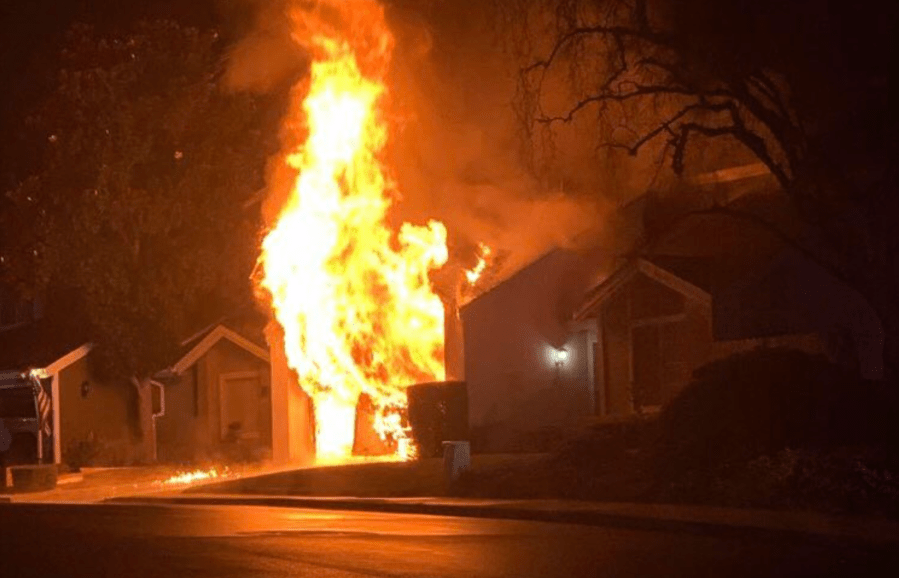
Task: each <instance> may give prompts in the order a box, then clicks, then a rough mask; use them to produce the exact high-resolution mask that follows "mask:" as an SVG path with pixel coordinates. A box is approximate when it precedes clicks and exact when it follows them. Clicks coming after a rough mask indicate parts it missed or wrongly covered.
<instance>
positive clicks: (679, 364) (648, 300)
mask: <svg viewBox="0 0 899 578" xmlns="http://www.w3.org/2000/svg"><path fill="white" fill-rule="evenodd" d="M575 319H576V320H577V321H581V322H584V321H590V322H593V323H595V324H596V326H597V335H598V338H597V353H596V359H597V363H596V369H595V377H594V379H595V382H596V383H597V387H596V393H597V396H596V400H597V404H596V413H597V415H601V416H615V415H628V414H631V413H633V412H635V411H647V410H650V411H651V410H655V409H658V408H659V407H660V406H662V405H664V404H665V403H666V402H668V401H670V400H671V398H672V397H674V396H675V395H676V394H677V393H678V392H679V391H680V390H681V389H682V388H683V387H684V386H685V385H686V384H687V382H689V380H690V378H691V376H692V373H693V371H694V370H695V369H696V368H697V367H699V366H701V365H703V364H705V363H708V362H709V361H712V360H714V359H718V358H721V357H724V356H726V355H729V354H731V353H735V352H737V351H742V350H746V349H752V348H756V347H773V346H786V347H793V348H797V349H802V350H805V351H808V352H810V353H824V354H828V355H829V356H830V357H831V358H832V359H834V360H837V361H840V362H842V363H844V364H846V365H852V366H853V369H855V370H856V371H858V372H859V373H860V374H861V375H862V376H863V377H865V378H869V379H878V378H880V377H882V376H883V366H882V346H883V345H882V344H883V334H882V330H881V328H880V325H879V323H878V321H877V317H876V315H874V312H873V311H872V310H871V309H870V307H868V306H867V305H866V304H865V302H864V301H863V300H862V298H861V297H860V296H859V295H858V294H857V293H855V292H854V291H853V290H852V289H851V288H849V287H847V286H845V285H843V284H842V283H840V282H839V281H837V280H836V279H834V278H833V277H832V276H830V275H829V274H827V272H826V271H824V270H823V269H822V268H821V267H819V266H818V265H816V264H815V263H812V262H810V261H809V260H807V259H806V258H805V257H803V256H802V255H800V254H798V253H796V252H795V251H791V250H789V249H784V250H783V251H782V252H780V253H778V254H776V255H774V256H772V257H771V258H769V259H766V260H765V261H764V262H762V263H758V264H756V267H755V268H753V269H742V268H734V267H733V266H732V264H731V263H728V262H727V260H725V259H717V258H714V257H685V256H675V255H659V254H655V255H646V256H643V257H639V258H634V259H632V260H630V261H629V262H628V263H627V264H626V265H624V266H623V267H621V268H619V269H618V270H617V271H616V272H615V273H614V274H613V275H612V276H610V277H609V278H608V279H607V280H606V281H604V282H603V283H602V284H601V285H599V286H598V287H597V288H596V289H595V290H594V291H592V292H591V294H590V296H589V298H588V299H587V300H586V302H585V303H584V305H583V306H582V307H581V309H580V310H579V311H578V312H577V314H576V316H575Z"/></svg>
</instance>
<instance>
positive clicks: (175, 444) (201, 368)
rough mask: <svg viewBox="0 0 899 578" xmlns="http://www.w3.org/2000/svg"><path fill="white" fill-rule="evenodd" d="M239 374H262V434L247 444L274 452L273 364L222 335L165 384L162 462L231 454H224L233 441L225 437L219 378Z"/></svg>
mask: <svg viewBox="0 0 899 578" xmlns="http://www.w3.org/2000/svg"><path fill="white" fill-rule="evenodd" d="M235 374H236V375H239V376H245V377H247V378H249V377H250V376H254V378H255V377H258V380H259V395H258V399H257V400H256V402H257V408H256V411H257V412H258V417H257V419H258V423H259V433H260V437H259V439H257V440H248V441H247V442H246V445H247V446H248V447H250V448H251V449H252V450H253V451H260V452H263V453H264V452H266V451H268V452H270V450H271V444H272V439H271V431H272V430H271V402H270V395H271V391H270V375H269V365H268V363H267V362H265V361H263V360H261V359H259V358H258V357H256V356H254V355H252V354H250V353H248V352H247V351H245V350H244V349H242V348H240V347H238V346H237V345H235V344H233V343H231V342H230V341H228V340H227V339H221V340H219V341H218V342H217V343H216V344H215V345H214V346H213V347H212V348H210V350H209V351H208V352H207V353H206V355H204V356H203V357H201V358H200V359H199V360H197V362H196V363H195V364H194V365H193V366H191V367H190V368H189V369H188V370H187V371H185V372H184V374H182V375H181V376H180V378H179V379H178V380H176V381H174V382H172V383H169V384H167V385H166V390H165V392H166V411H165V415H164V416H162V417H160V418H158V420H157V443H158V454H159V459H160V460H161V461H197V460H204V459H223V458H224V457H227V456H225V454H226V453H228V452H229V451H230V446H228V444H227V443H225V441H224V440H223V436H222V418H221V383H222V378H223V377H227V376H229V375H230V376H234V375H235ZM225 425H227V424H225Z"/></svg>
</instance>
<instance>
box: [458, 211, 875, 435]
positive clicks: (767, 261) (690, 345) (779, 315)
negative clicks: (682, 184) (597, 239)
mask: <svg viewBox="0 0 899 578" xmlns="http://www.w3.org/2000/svg"><path fill="white" fill-rule="evenodd" d="M753 202H758V199H754V200H753V199H747V200H746V201H745V202H744V204H748V203H753ZM762 204H764V205H765V206H769V205H768V203H767V201H766V200H764V199H763V200H762ZM599 270H600V269H598V268H597V266H596V263H595V262H591V261H590V260H589V259H587V258H585V255H584V254H578V253H576V252H572V251H561V250H557V251H554V252H552V253H550V254H548V255H545V256H544V257H542V258H541V259H538V260H537V261H535V262H534V263H532V264H531V265H529V266H528V267H526V268H525V269H523V270H521V271H519V272H518V273H517V274H516V275H514V276H513V277H511V278H509V279H508V280H507V281H505V282H504V283H502V284H500V285H499V286H497V287H494V288H493V289H492V290H490V291H489V292H487V293H486V294H484V295H482V296H480V297H478V298H477V299H475V300H474V301H473V302H471V303H470V304H468V305H467V306H466V307H465V308H464V309H463V310H462V322H463V331H464V342H465V379H466V381H467V383H468V389H469V403H470V422H471V425H472V430H473V438H476V437H477V438H480V439H478V440H475V439H473V441H476V442H477V443H478V445H480V446H481V449H488V450H504V449H512V448H514V447H516V444H518V442H516V441H515V440H520V439H521V437H522V436H523V435H525V434H526V432H535V431H538V430H540V429H541V428H544V429H545V428H547V427H555V428H564V427H570V426H573V425H576V424H578V423H580V422H583V421H584V420H589V419H616V418H620V417H624V416H628V415H633V414H635V413H640V412H652V411H656V410H658V408H659V407H661V406H662V405H664V404H665V403H666V402H667V401H669V400H670V399H671V398H672V397H674V396H675V395H676V394H677V393H678V392H679V391H680V390H681V389H682V388H683V387H684V386H685V385H686V384H687V383H688V381H689V380H690V378H691V376H692V373H693V371H694V370H695V369H696V368H698V367H699V366H701V365H703V364H705V363H708V362H710V361H712V360H714V359H718V358H721V357H724V356H727V355H729V354H731V353H734V352H737V351H742V350H746V349H751V348H756V347H773V346H787V347H794V348H799V349H803V350H805V351H809V352H816V353H824V354H827V355H828V356H830V358H831V359H833V360H835V361H837V362H840V363H842V364H844V365H847V366H851V367H852V368H853V369H854V370H855V371H857V372H858V373H859V374H860V375H861V376H862V377H864V378H866V379H879V378H881V377H882V376H883V359H882V349H883V331H882V328H881V326H880V323H879V321H878V318H877V316H876V314H875V313H874V311H873V310H872V309H871V307H870V306H869V305H868V304H867V303H866V302H865V301H864V299H863V298H862V297H861V296H860V295H859V294H858V293H857V292H856V291H855V290H854V289H852V288H851V287H849V286H848V285H846V284H844V283H843V282H842V281H840V280H839V279H837V278H836V277H834V276H833V275H831V274H830V273H829V272H828V270H827V269H826V268H825V267H824V266H822V265H820V264H819V263H818V262H816V261H815V260H814V259H812V258H810V257H809V256H808V255H807V253H805V252H804V251H802V250H800V249H799V248H797V247H795V246H793V245H791V244H789V243H786V242H785V241H784V240H783V238H782V237H781V236H778V235H777V234H775V233H774V232H772V231H771V230H770V229H768V228H765V227H761V226H759V225H758V224H756V223H753V222H751V221H745V220H740V219H737V220H735V219H734V217H733V216H729V215H727V214H724V213H722V214H715V213H710V214H697V215H695V216H691V217H687V218H684V219H680V220H678V221H677V222H676V223H675V224H674V225H673V226H671V227H669V228H668V229H667V230H666V233H665V234H664V235H661V236H659V238H658V239H657V240H656V242H655V243H653V244H652V245H651V246H646V247H645V248H644V250H643V251H641V252H640V253H638V254H635V255H631V256H629V257H628V258H626V259H622V260H620V262H619V263H617V265H616V266H615V267H613V268H612V269H611V272H609V273H608V274H607V275H606V276H605V278H604V279H603V280H602V281H601V282H598V283H595V284H594V285H592V286H591V285H589V284H585V279H589V278H590V277H591V276H592V275H595V274H596V273H597V272H598V271H599ZM518 445H520V444H518Z"/></svg>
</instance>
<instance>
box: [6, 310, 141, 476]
mask: <svg viewBox="0 0 899 578" xmlns="http://www.w3.org/2000/svg"><path fill="white" fill-rule="evenodd" d="M3 298H4V303H5V306H4V307H3V310H4V311H5V312H7V315H5V316H4V317H3V318H2V319H0V321H2V325H0V370H2V371H9V372H19V373H21V372H26V371H32V372H34V373H36V374H37V375H38V376H39V378H40V380H41V383H42V385H43V386H44V390H45V392H46V393H47V395H48V396H49V397H50V400H51V420H52V430H51V431H52V433H51V436H50V438H49V439H48V440H47V443H46V444H45V448H44V451H43V454H44V455H43V456H42V457H43V459H44V460H45V461H52V462H54V463H65V462H69V463H76V462H80V461H82V460H83V459H84V458H86V457H88V454H90V457H92V458H94V459H97V460H98V461H100V462H103V463H109V464H125V463H130V462H132V461H135V460H139V459H140V458H141V456H140V444H139V434H138V432H137V431H136V429H135V427H134V425H133V424H134V419H133V415H134V412H135V410H134V406H135V399H134V398H135V396H134V393H133V392H132V391H131V388H128V387H122V386H121V385H120V384H113V383H108V382H106V381H103V380H99V379H97V378H96V377H95V376H94V375H93V373H92V371H91V369H90V365H89V363H88V357H89V354H90V352H91V345H90V344H89V343H87V342H85V341H84V339H83V337H82V336H80V335H79V332H78V331H77V330H72V328H65V327H60V326H58V325H54V324H52V323H51V322H50V321H49V320H48V319H46V318H44V317H43V315H42V311H41V308H40V305H39V303H38V304H36V303H33V302H27V301H22V300H16V299H14V298H13V297H12V296H11V295H9V294H6V295H4V296H3ZM16 301H18V303H16ZM10 303H16V304H15V305H10ZM11 312H17V314H16V315H15V316H13V315H11V314H10V313H11ZM28 445H30V444H28ZM34 447H35V449H36V446H34ZM21 457H22V458H23V459H26V460H33V459H35V458H37V456H36V455H30V456H21Z"/></svg>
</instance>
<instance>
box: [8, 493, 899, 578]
mask: <svg viewBox="0 0 899 578" xmlns="http://www.w3.org/2000/svg"><path fill="white" fill-rule="evenodd" d="M897 562H899V553H895V552H888V551H886V550H879V551H878V550H865V549H862V548H860V547H851V546H848V545H845V546H835V545H833V544H824V543H820V542H818V543H814V542H806V541H802V540H799V539H796V540H792V539H784V538H776V539H775V538H771V539H765V538H755V539H752V540H749V539H737V538H732V537H731V538H724V537H716V536H707V535H695V534H675V533H666V532H645V531H632V530H620V529H610V528H602V527H590V526H577V525H567V524H549V523H538V522H523V521H508V520H488V519H476V518H454V517H442V516H422V515H399V514H380V513H363V512H346V511H321V510H318V511H313V510H295V509H288V508H280V509H279V508H262V507H248V506H137V505H60V504H0V567H2V569H3V573H2V574H3V576H16V577H27V576H89V577H100V576H117V577H118V576H128V577H129V578H136V577H140V576H172V577H176V576H210V577H212V576H215V577H227V576H234V577H249V576H317V577H346V576H440V577H463V576H464V577H468V576H489V577H498V576H566V577H570V576H603V577H619V576H620V577H625V576H640V577H647V576H716V577H720V576H822V575H825V576H876V575H883V576H893V575H895V568H896V563H897Z"/></svg>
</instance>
